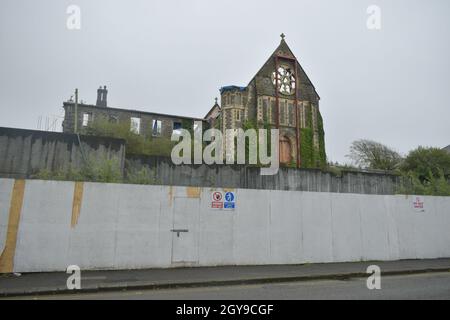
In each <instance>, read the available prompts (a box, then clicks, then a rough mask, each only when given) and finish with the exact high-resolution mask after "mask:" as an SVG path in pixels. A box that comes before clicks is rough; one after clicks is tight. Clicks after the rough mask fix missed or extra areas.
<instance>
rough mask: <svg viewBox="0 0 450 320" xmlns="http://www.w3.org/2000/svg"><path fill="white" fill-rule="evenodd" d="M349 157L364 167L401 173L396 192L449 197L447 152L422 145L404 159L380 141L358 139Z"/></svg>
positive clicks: (448, 155) (449, 165) (449, 156)
mask: <svg viewBox="0 0 450 320" xmlns="http://www.w3.org/2000/svg"><path fill="white" fill-rule="evenodd" d="M349 157H350V158H351V159H352V160H353V161H354V162H355V163H356V164H357V165H359V166H360V167H362V168H367V169H380V170H386V171H390V172H392V173H395V174H398V175H399V176H400V184H399V186H398V188H397V193H400V194H419V195H435V196H450V154H449V153H448V152H447V151H445V150H442V149H439V148H433V147H428V148H426V147H422V146H419V147H418V148H417V149H414V150H411V151H410V152H409V153H408V155H407V156H406V157H405V158H403V157H402V156H401V155H400V154H399V153H397V152H396V151H394V150H392V149H391V148H389V147H387V146H385V145H383V144H381V143H379V142H375V141H371V140H357V141H354V142H353V143H352V146H351V147H350V155H349Z"/></svg>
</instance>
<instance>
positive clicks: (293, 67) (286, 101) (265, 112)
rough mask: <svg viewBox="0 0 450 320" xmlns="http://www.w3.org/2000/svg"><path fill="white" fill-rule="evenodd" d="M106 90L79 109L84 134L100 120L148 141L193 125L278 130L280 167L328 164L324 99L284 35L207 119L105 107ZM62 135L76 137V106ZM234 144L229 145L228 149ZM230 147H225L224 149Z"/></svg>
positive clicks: (70, 106)
mask: <svg viewBox="0 0 450 320" xmlns="http://www.w3.org/2000/svg"><path fill="white" fill-rule="evenodd" d="M107 93H108V91H107V89H106V87H103V88H102V87H100V88H99V89H98V91H97V103H96V104H95V105H87V104H78V116H77V118H78V120H77V121H78V128H80V129H79V130H80V132H81V131H82V130H83V128H84V127H86V126H88V125H89V123H90V122H91V121H94V119H97V118H99V117H103V118H107V119H109V120H110V121H125V122H127V123H129V124H130V129H131V130H134V131H135V132H136V133H139V134H143V135H146V136H149V135H151V136H153V137H158V136H164V137H170V136H171V134H172V132H173V131H174V130H177V129H180V128H186V127H190V128H192V123H193V121H203V123H204V127H214V128H217V129H220V130H221V131H222V132H225V130H226V129H237V128H243V129H245V128H249V127H252V128H266V129H270V128H278V129H279V132H280V141H279V154H280V163H282V164H285V165H289V166H295V167H320V166H322V165H324V164H325V162H326V154H325V141H324V130H323V122H322V117H321V114H320V110H319V100H320V97H319V95H318V94H317V92H316V89H315V88H314V85H313V84H312V83H311V81H310V79H309V78H308V76H307V75H306V73H305V71H304V70H303V68H302V67H301V65H300V64H299V62H298V60H297V58H296V57H295V56H294V54H293V53H292V51H291V50H290V48H289V46H288V45H287V43H286V41H285V39H284V35H283V34H282V35H281V43H280V45H279V46H278V47H277V48H276V50H275V51H274V53H273V54H272V55H271V56H270V57H269V59H268V60H267V61H266V63H265V64H264V65H263V66H262V68H261V69H260V70H259V71H258V72H257V73H256V75H255V76H254V77H253V79H251V80H250V82H249V84H248V85H247V86H246V87H241V86H234V85H232V86H224V87H222V88H221V89H220V94H221V98H220V102H221V103H220V105H219V104H218V101H217V99H216V103H215V104H214V106H213V107H212V108H211V109H210V111H209V112H208V113H207V114H206V116H205V117H204V118H203V119H197V118H192V117H183V116H175V115H168V114H159V113H152V112H143V111H137V110H129V109H119V108H111V107H109V106H107ZM64 109H65V120H64V122H63V131H64V132H74V123H75V119H74V117H75V112H74V110H75V108H74V102H73V101H68V102H64ZM227 143H228V144H230V141H225V144H227ZM225 147H226V146H225Z"/></svg>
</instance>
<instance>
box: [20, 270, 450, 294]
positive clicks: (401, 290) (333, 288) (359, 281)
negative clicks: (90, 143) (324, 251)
mask: <svg viewBox="0 0 450 320" xmlns="http://www.w3.org/2000/svg"><path fill="white" fill-rule="evenodd" d="M366 280H367V279H366V278H353V279H349V280H320V281H303V282H287V283H272V284H254V285H235V286H217V287H199V288H180V289H164V290H140V291H134V290H130V291H118V292H97V293H82V294H68V295H67V294H66V295H50V296H36V297H20V298H16V299H88V300H96V299H120V300H122V299H125V300H134V299H162V300H165V299H169V300H173V299H175V300H191V299H193V300H195V299H206V300H209V299H223V300H229V299H231V300H239V299H242V300H252V299H261V300H270V299H389V300H392V299H445V300H450V272H440V273H422V274H414V275H399V276H383V277H382V278H381V289H380V290H376V289H375V290H369V289H367V286H366Z"/></svg>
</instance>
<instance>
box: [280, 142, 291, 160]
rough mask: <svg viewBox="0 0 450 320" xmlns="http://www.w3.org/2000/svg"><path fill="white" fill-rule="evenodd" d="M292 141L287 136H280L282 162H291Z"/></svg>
mask: <svg viewBox="0 0 450 320" xmlns="http://www.w3.org/2000/svg"><path fill="white" fill-rule="evenodd" d="M291 151H292V150H291V142H290V141H289V139H288V138H287V137H284V136H283V137H281V138H280V162H281V163H291V161H292V156H291Z"/></svg>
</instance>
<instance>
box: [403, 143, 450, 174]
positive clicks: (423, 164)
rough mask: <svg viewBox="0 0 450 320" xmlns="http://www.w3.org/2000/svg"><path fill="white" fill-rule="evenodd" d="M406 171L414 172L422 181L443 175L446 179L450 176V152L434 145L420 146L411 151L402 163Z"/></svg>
mask: <svg viewBox="0 0 450 320" xmlns="http://www.w3.org/2000/svg"><path fill="white" fill-rule="evenodd" d="M400 168H401V170H402V171H404V172H413V173H414V174H415V175H416V176H417V177H418V178H419V180H420V181H421V182H424V181H430V179H431V178H430V174H431V177H433V178H439V177H441V176H442V175H443V176H444V178H445V179H449V178H450V153H448V152H447V151H445V150H442V149H439V148H433V147H428V148H426V147H422V146H419V147H418V148H417V149H415V150H412V151H410V152H409V154H408V156H407V157H406V158H405V160H404V161H403V162H402V164H401V167H400Z"/></svg>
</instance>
